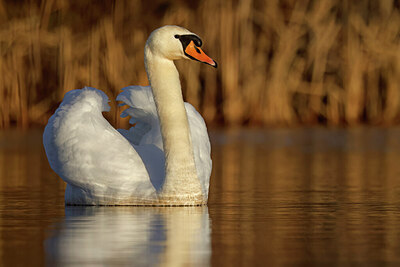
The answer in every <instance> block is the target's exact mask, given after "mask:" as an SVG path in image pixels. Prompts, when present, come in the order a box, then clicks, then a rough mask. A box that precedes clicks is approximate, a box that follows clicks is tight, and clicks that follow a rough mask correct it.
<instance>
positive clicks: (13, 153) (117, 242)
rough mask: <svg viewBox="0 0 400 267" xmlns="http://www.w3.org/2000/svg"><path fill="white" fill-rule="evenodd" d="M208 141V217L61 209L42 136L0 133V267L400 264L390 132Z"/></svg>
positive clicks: (225, 136)
mask: <svg viewBox="0 0 400 267" xmlns="http://www.w3.org/2000/svg"><path fill="white" fill-rule="evenodd" d="M210 137H211V141H212V158H213V173H212V178H211V179H212V180H211V186H210V200H209V205H208V207H182V208H151V207H64V199H63V196H64V188H65V185H64V183H63V182H62V181H61V179H60V178H58V177H57V175H56V174H54V173H53V172H52V170H51V169H50V167H49V165H48V163H47V159H46V157H45V154H44V150H43V148H42V144H41V131H29V132H25V133H24V132H18V131H9V132H3V133H0V265H1V266H37V265H46V264H47V265H51V266H53V265H59V266H82V265H94V266H96V265H104V266H108V265H129V266H149V265H167V266H182V265H183V266H208V265H213V266H240V265H243V266H255V265H264V266H277V265H286V266H338V265H339V266H343V265H344V266H349V265H351V266H353V265H359V266H365V265H370V266H373V265H396V264H400V253H399V252H400V227H399V225H400V164H399V162H400V129H397V128H388V129H380V128H357V129H350V130H345V129H336V130H328V129H322V128H311V129H294V130H279V129H274V130H272V129H269V130H230V131H226V130H224V131H222V130H221V131H218V130H214V131H212V132H211V133H210Z"/></svg>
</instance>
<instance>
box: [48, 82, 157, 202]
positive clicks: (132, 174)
mask: <svg viewBox="0 0 400 267" xmlns="http://www.w3.org/2000/svg"><path fill="white" fill-rule="evenodd" d="M108 110H109V105H108V98H107V96H106V95H105V94H104V93H103V92H102V91H100V90H97V89H94V88H89V87H85V88H84V89H81V90H73V91H70V92H68V93H67V94H66V95H65V97H64V100H63V102H62V103H61V105H60V107H59V108H58V109H57V110H56V112H55V114H54V115H53V116H52V117H51V118H50V120H49V122H48V124H47V126H46V128H45V131H44V134H43V144H44V147H45V150H46V154H47V157H48V159H49V162H50V166H51V168H52V169H53V170H54V171H55V172H56V173H57V174H58V175H59V176H60V177H61V178H62V179H63V180H64V181H65V182H67V183H68V184H69V185H70V186H72V187H74V188H76V189H79V190H78V191H79V192H80V193H79V194H78V195H79V197H80V198H82V199H81V200H79V201H82V204H107V203H108V202H110V203H112V202H114V203H116V202H118V200H119V199H126V198H129V197H130V196H134V197H135V198H139V199H140V198H143V199H149V198H154V197H155V196H154V194H155V190H154V188H153V187H152V185H151V183H150V180H149V176H148V174H147V171H146V168H145V167H144V164H143V162H142V160H141V158H140V156H139V155H138V154H137V153H136V151H135V150H134V148H133V147H132V146H131V145H130V143H129V142H128V141H127V140H126V139H125V138H123V137H122V136H121V134H120V133H119V132H118V131H116V130H115V129H114V128H113V127H112V126H111V125H110V124H109V123H108V122H107V120H105V119H104V117H103V115H102V113H101V112H102V111H108ZM68 192H69V194H74V196H68V194H67V193H68ZM67 193H66V201H67V203H68V198H69V197H73V198H77V196H76V193H77V190H69V191H68V188H67ZM79 201H77V200H76V199H74V201H73V202H74V204H79ZM87 201H92V202H93V203H87ZM77 202H78V203H77Z"/></svg>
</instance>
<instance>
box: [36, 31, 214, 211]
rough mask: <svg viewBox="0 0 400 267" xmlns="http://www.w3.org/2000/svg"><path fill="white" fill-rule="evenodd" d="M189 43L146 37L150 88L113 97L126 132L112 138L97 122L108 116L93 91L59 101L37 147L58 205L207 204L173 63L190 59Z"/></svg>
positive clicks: (200, 143)
mask: <svg viewBox="0 0 400 267" xmlns="http://www.w3.org/2000/svg"><path fill="white" fill-rule="evenodd" d="M191 39H193V40H194V42H193V40H192V41H190V40H191ZM197 39H198V37H197V36H195V35H194V34H192V33H191V32H189V31H187V30H186V29H183V28H180V27H177V26H165V27H162V28H160V29H157V30H156V31H154V32H153V33H152V34H151V35H150V37H149V39H148V41H147V43H146V47H145V65H146V71H147V73H148V77H149V81H150V85H151V87H150V86H149V87H141V86H130V87H127V88H124V89H123V92H122V93H121V94H120V95H119V96H118V97H117V100H119V101H122V102H123V103H124V104H127V105H129V106H130V107H129V108H128V109H126V110H125V111H124V112H123V113H122V115H121V116H128V115H129V116H132V119H131V121H132V120H134V121H132V122H133V123H136V124H135V127H132V128H131V129H130V130H129V131H128V130H119V131H117V130H115V129H114V128H113V127H112V126H111V125H110V124H109V123H108V122H107V121H106V120H105V119H104V117H103V115H102V113H101V112H102V111H108V110H109V106H108V98H107V96H106V95H105V94H104V93H103V92H101V91H100V90H97V89H94V88H84V89H81V90H73V91H70V92H68V93H67V94H66V95H65V97H64V100H63V101H62V103H61V105H60V107H59V108H58V109H57V110H56V112H55V114H54V115H53V116H52V117H51V118H50V120H49V123H48V124H47V126H46V129H45V132H44V134H43V143H44V147H45V150H46V154H47V157H48V159H49V162H50V166H51V167H52V169H53V170H54V171H55V172H56V173H57V174H58V175H59V176H60V177H61V178H62V179H63V180H64V181H65V182H66V183H67V188H66V192H65V201H66V204H74V205H201V204H205V203H206V202H207V198H208V186H209V178H210V174H211V158H210V142H209V139H208V134H207V128H206V126H205V123H204V120H203V118H202V117H201V115H200V114H199V113H197V111H196V110H195V109H194V108H193V107H192V106H191V105H190V104H188V103H184V102H183V98H182V92H181V87H180V81H179V74H178V71H177V69H176V68H175V65H174V63H173V60H175V59H179V58H187V57H192V56H193V57H194V58H195V59H197V56H198V55H197V54H192V50H190V49H191V48H190V47H189V46H193V45H194V43H196V45H198V46H201V41H200V42H199V40H200V39H198V40H197ZM188 41H190V43H189V42H188ZM183 49H185V50H183ZM193 49H194V48H193ZM193 51H194V50H193ZM196 51H198V52H196V53H198V54H199V58H198V59H199V60H200V61H203V62H204V61H205V62H206V63H208V64H210V65H214V66H215V65H216V64H215V63H214V61H212V60H211V59H209V58H208V57H207V56H205V57H204V55H205V54H204V53H203V52H202V51H201V50H199V49H198V47H197V49H196ZM199 51H200V52H201V53H200V52H199ZM187 52H188V53H189V54H187ZM206 60H208V61H206ZM210 60H211V61H210Z"/></svg>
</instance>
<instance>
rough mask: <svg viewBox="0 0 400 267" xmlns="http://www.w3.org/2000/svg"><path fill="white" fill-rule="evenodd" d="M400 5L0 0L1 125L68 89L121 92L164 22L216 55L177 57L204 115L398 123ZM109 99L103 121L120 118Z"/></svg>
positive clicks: (254, 121) (256, 120)
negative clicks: (212, 63)
mask: <svg viewBox="0 0 400 267" xmlns="http://www.w3.org/2000/svg"><path fill="white" fill-rule="evenodd" d="M18 2H19V1H18ZM399 9H400V3H399V1H398V0H380V1H375V0H364V1H351V0H332V1H318V0H298V1H296V0H268V1H267V0H265V1H261V0H236V1H222V0H204V1H183V0H182V1H172V0H169V1H168V0H158V1H140V0H135V1H134V0H132V1H131V0H129V1H128V0H118V1H104V2H101V3H100V2H98V1H66V0H65V1H61V0H59V1H54V0H43V1H38V2H34V1H27V2H26V3H15V1H7V0H0V73H1V75H0V129H1V128H8V127H10V126H13V125H17V126H18V127H28V126H30V125H37V124H39V125H44V124H46V122H47V119H48V117H49V116H50V115H51V113H52V112H53V111H54V109H55V108H56V107H57V105H58V103H59V102H60V101H61V99H62V97H63V95H64V93H65V92H66V91H68V90H71V89H75V88H82V87H83V86H85V85H88V86H92V87H96V88H99V89H102V90H104V91H105V92H106V94H107V95H108V96H109V97H110V98H111V99H115V97H116V95H117V94H118V92H119V90H120V88H122V87H124V86H127V85H131V84H139V85H146V84H147V78H146V73H145V70H144V66H143V46H144V43H145V41H146V38H147V36H148V35H149V33H150V32H151V31H152V30H153V29H155V28H157V27H159V26H162V25H165V24H177V25H181V26H184V27H186V28H188V29H190V30H191V31H193V32H196V33H198V34H199V35H200V36H201V37H202V38H203V40H204V49H205V51H206V52H207V53H208V54H209V55H210V56H212V57H213V58H215V59H216V60H217V61H218V63H219V69H218V71H216V70H214V69H212V68H209V67H206V66H203V65H200V64H196V63H193V62H178V63H177V64H178V68H179V70H180V73H181V78H182V83H183V88H184V94H185V98H186V100H187V101H188V102H190V103H192V104H193V105H194V106H195V107H196V108H197V109H198V110H199V111H200V112H201V113H202V114H203V116H204V117H205V119H206V121H207V122H208V123H221V122H224V123H226V124H228V125H243V124H245V125H266V124H268V125H276V124H283V125H296V124H304V123H306V124H313V123H324V124H330V125H343V124H350V125H352V124H357V123H374V124H376V123H380V124H382V123H385V124H394V123H397V122H399V119H400V10H399ZM113 107H114V109H113V113H111V114H110V115H107V116H108V119H109V120H110V121H111V122H113V123H114V124H117V125H118V124H121V120H120V119H118V114H119V112H120V110H118V108H117V107H115V103H113ZM122 124H126V121H122ZM122 126H124V125H122Z"/></svg>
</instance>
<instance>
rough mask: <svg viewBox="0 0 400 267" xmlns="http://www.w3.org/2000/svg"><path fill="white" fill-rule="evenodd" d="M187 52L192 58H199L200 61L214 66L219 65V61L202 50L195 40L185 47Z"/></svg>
mask: <svg viewBox="0 0 400 267" xmlns="http://www.w3.org/2000/svg"><path fill="white" fill-rule="evenodd" d="M185 54H186V56H188V57H189V58H191V59H195V60H198V61H200V62H203V63H206V64H209V65H211V66H213V67H214V68H216V67H217V62H215V61H214V60H213V59H212V58H210V57H209V56H207V55H206V53H204V52H203V50H201V48H200V47H197V46H196V45H195V44H194V43H193V41H190V43H189V44H188V45H187V46H186V49H185Z"/></svg>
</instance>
